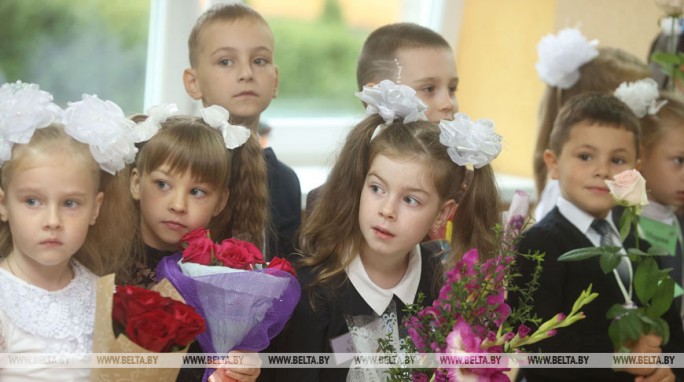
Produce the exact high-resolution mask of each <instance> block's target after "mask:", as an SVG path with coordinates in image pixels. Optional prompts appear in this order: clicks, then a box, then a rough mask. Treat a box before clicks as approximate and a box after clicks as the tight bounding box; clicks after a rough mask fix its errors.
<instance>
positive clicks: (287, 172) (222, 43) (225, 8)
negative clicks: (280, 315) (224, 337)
mask: <svg viewBox="0 0 684 382" xmlns="http://www.w3.org/2000/svg"><path fill="white" fill-rule="evenodd" d="M188 48H189V51H190V68H188V69H185V71H184V72H183V83H184V85H185V90H186V91H187V92H188V94H189V95H190V96H191V97H192V98H194V99H196V100H202V104H203V105H204V106H205V107H206V106H210V105H220V106H223V107H224V108H226V109H227V110H228V112H230V122H231V123H233V124H240V125H243V126H245V127H248V128H250V129H251V130H252V131H253V132H254V133H255V134H256V133H257V129H258V126H259V118H260V116H261V113H262V112H263V111H264V110H266V108H267V107H268V105H269V104H270V103H271V100H272V99H273V98H275V97H276V95H277V93H278V68H277V67H276V65H275V64H274V58H273V57H274V38H273V33H272V31H271V28H270V27H269V25H268V23H267V22H266V20H264V18H263V17H262V16H261V15H260V14H259V13H258V12H257V11H255V10H254V9H252V8H250V7H248V6H246V5H243V4H240V3H232V4H217V5H215V6H213V7H211V8H210V9H208V10H207V11H206V12H204V13H203V14H202V15H201V16H200V17H199V18H198V19H197V22H196V23H195V26H194V27H193V29H192V32H191V33H190V37H189V39H188ZM264 157H265V159H266V164H267V166H268V188H269V197H270V199H271V200H270V214H271V221H272V225H273V230H274V231H275V232H273V233H270V234H268V235H267V236H268V241H267V245H266V251H265V254H266V257H267V259H271V258H273V257H274V256H288V255H290V254H291V253H292V252H294V243H295V242H296V234H297V231H298V229H299V225H300V223H301V209H302V205H301V188H300V184H299V178H298V177H297V174H296V173H295V172H294V171H293V170H292V169H291V168H290V167H288V166H287V165H286V164H284V163H282V162H281V161H279V160H278V159H277V158H276V156H275V153H274V152H273V149H272V148H270V147H268V148H265V149H264Z"/></svg>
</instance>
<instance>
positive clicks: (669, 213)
mask: <svg viewBox="0 0 684 382" xmlns="http://www.w3.org/2000/svg"><path fill="white" fill-rule="evenodd" d="M641 215H642V216H644V217H647V218H649V219H653V220H656V221H659V222H662V223H665V224H670V225H671V224H674V222H675V214H674V211H673V210H672V208H670V206H666V205H664V204H660V203H658V202H654V201H652V200H649V201H648V204H647V205H646V206H644V209H643V210H642V212H641Z"/></svg>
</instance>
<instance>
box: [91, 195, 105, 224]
mask: <svg viewBox="0 0 684 382" xmlns="http://www.w3.org/2000/svg"><path fill="white" fill-rule="evenodd" d="M102 202H104V192H102V191H100V192H98V193H97V196H95V209H94V210H93V214H92V216H90V225H93V224H95V222H96V221H97V217H98V216H99V215H100V207H102Z"/></svg>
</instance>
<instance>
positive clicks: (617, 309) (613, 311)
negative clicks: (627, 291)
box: [606, 304, 627, 320]
mask: <svg viewBox="0 0 684 382" xmlns="http://www.w3.org/2000/svg"><path fill="white" fill-rule="evenodd" d="M626 312H627V309H626V308H625V307H624V306H623V305H622V304H615V305H613V306H611V307H610V309H608V312H607V313H606V318H608V319H609V320H612V319H613V318H615V317H617V316H620V315H622V314H624V313H626Z"/></svg>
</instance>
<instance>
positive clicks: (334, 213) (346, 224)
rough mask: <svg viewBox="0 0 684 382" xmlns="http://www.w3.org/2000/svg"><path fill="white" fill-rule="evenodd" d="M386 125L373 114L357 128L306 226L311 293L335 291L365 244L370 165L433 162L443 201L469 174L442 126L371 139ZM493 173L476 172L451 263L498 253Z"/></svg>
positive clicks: (303, 239)
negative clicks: (470, 253)
mask: <svg viewBox="0 0 684 382" xmlns="http://www.w3.org/2000/svg"><path fill="white" fill-rule="evenodd" d="M382 122H383V120H382V118H381V117H379V116H377V115H373V116H370V117H368V118H366V119H365V120H363V121H362V122H361V123H359V124H358V125H357V126H356V127H354V128H353V129H352V131H351V132H350V133H349V135H348V136H347V140H346V143H345V144H344V147H343V148H342V151H341V153H340V156H339V158H338V159H337V162H336V163H335V166H334V167H333V169H332V171H331V173H330V175H329V177H328V181H327V182H326V183H325V185H324V186H323V188H322V190H321V195H320V199H319V200H318V201H317V203H316V204H315V206H314V209H313V211H312V212H311V215H310V216H309V217H308V218H307V219H306V221H305V223H304V225H303V227H302V231H301V236H300V247H301V251H302V253H303V257H302V259H301V260H300V264H301V265H302V266H310V267H314V268H315V273H316V275H315V276H314V279H313V281H312V283H311V284H310V285H309V286H310V288H311V289H312V288H313V287H315V286H316V285H323V284H325V285H330V286H331V287H334V285H331V284H332V283H331V281H332V280H333V278H335V277H336V276H338V275H340V274H342V273H343V272H344V269H345V268H346V267H347V266H348V265H349V263H351V261H352V260H353V258H354V255H355V254H356V253H358V248H359V246H360V244H361V240H362V235H361V231H360V228H359V224H358V216H359V204H360V195H361V190H362V187H363V184H364V181H365V178H366V175H367V173H368V170H369V168H370V163H371V162H372V160H373V158H375V157H376V156H377V155H379V154H385V155H389V156H395V157H396V156H400V157H405V156H409V157H420V158H425V159H427V160H428V161H429V162H430V163H431V165H432V168H431V171H432V180H433V181H434V184H435V188H436V189H437V192H438V193H439V198H440V202H445V201H447V200H449V199H454V200H456V198H457V194H458V192H459V190H460V186H461V183H462V182H463V179H464V177H465V171H466V170H465V168H464V167H461V166H458V165H456V164H455V163H454V162H453V161H452V160H451V159H450V158H449V156H448V154H447V151H446V147H445V146H444V145H442V144H441V143H440V142H439V133H440V131H439V128H438V127H437V126H435V125H434V124H432V123H429V122H427V121H418V122H411V123H406V124H404V123H402V122H400V121H397V122H394V123H393V124H391V125H389V126H388V127H387V128H385V129H384V130H383V132H382V133H380V134H379V135H378V136H377V137H375V138H374V139H373V140H371V136H372V134H373V131H374V130H375V128H376V126H378V125H379V124H381V123H382ZM493 175H494V174H493V172H492V170H491V167H490V166H489V165H488V166H485V167H483V168H481V169H477V170H475V174H474V179H473V182H472V185H471V186H470V188H469V189H468V191H467V193H466V195H465V196H464V197H463V199H462V200H461V201H460V203H459V205H458V208H457V210H456V215H455V217H454V222H455V224H454V229H453V233H452V237H451V240H452V247H453V252H452V254H451V256H450V259H449V261H450V262H455V260H456V258H458V257H460V256H461V255H462V254H463V253H465V251H466V250H467V249H470V248H473V247H477V248H478V249H480V251H481V252H482V253H483V254H487V255H492V254H494V250H495V244H496V243H495V238H494V234H493V227H494V225H495V224H496V223H497V222H498V221H499V213H498V211H499V209H498V191H497V188H496V184H495V181H494V176H493ZM311 289H310V290H311Z"/></svg>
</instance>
